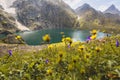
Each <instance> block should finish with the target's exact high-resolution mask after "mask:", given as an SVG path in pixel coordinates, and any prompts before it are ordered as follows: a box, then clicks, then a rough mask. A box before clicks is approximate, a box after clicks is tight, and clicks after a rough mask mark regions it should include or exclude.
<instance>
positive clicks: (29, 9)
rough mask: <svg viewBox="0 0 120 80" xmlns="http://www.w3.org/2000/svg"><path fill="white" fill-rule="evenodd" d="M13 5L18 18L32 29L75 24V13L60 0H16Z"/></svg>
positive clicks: (70, 26) (69, 26)
mask: <svg viewBox="0 0 120 80" xmlns="http://www.w3.org/2000/svg"><path fill="white" fill-rule="evenodd" d="M13 6H14V7H15V8H16V11H17V15H18V20H19V21H20V22H21V23H22V24H24V25H26V26H28V27H29V28H31V29H32V30H37V29H45V28H62V27H66V28H72V27H74V26H75V22H76V15H75V13H74V11H73V10H72V9H71V8H70V7H69V6H68V5H67V4H65V3H64V2H63V1H62V0H61V1H60V0H17V1H16V2H14V5H13Z"/></svg>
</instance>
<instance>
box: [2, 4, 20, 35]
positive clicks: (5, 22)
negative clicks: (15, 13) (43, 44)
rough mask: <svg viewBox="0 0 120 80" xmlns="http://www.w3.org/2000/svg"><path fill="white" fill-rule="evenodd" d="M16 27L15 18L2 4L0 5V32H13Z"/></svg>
mask: <svg viewBox="0 0 120 80" xmlns="http://www.w3.org/2000/svg"><path fill="white" fill-rule="evenodd" d="M16 30H18V29H17V27H16V24H15V19H14V17H12V16H11V15H10V14H9V13H7V12H5V11H4V9H3V8H2V6H1V7H0V33H4V31H6V32H7V33H8V31H10V32H15V31H16Z"/></svg>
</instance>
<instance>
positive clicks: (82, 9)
mask: <svg viewBox="0 0 120 80" xmlns="http://www.w3.org/2000/svg"><path fill="white" fill-rule="evenodd" d="M88 11H90V12H95V13H96V10H95V9H94V8H92V7H91V6H90V5H89V4H87V3H85V4H83V5H82V6H80V7H78V8H77V9H76V10H75V12H76V13H77V14H78V15H79V16H82V15H84V14H85V13H86V12H88Z"/></svg>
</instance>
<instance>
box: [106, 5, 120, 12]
mask: <svg viewBox="0 0 120 80" xmlns="http://www.w3.org/2000/svg"><path fill="white" fill-rule="evenodd" d="M104 13H111V14H120V11H119V10H118V9H117V8H116V7H115V6H114V5H111V6H110V7H109V8H108V9H107V10H105V11H104Z"/></svg>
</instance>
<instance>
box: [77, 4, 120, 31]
mask: <svg viewBox="0 0 120 80" xmlns="http://www.w3.org/2000/svg"><path fill="white" fill-rule="evenodd" d="M112 6H113V5H112ZM113 7H114V9H112V10H111V12H114V11H116V10H118V9H117V8H115V6H113ZM108 9H109V8H108ZM108 9H107V10H108ZM107 10H106V11H107ZM75 12H76V14H77V15H78V17H79V22H80V28H82V29H93V28H96V29H100V30H105V29H106V30H108V31H114V32H119V30H120V16H119V14H118V13H116V14H114V13H110V12H106V13H104V12H100V11H97V10H95V9H94V8H92V7H91V6H90V5H89V4H84V5H82V6H80V7H78V8H77V9H76V10H75Z"/></svg>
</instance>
